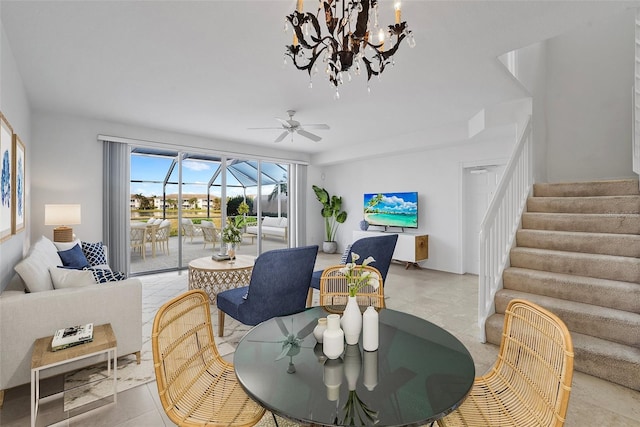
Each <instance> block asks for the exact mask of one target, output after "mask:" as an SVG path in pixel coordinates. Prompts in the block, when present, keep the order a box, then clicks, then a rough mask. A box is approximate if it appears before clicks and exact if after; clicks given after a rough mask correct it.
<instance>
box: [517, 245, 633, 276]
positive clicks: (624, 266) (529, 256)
mask: <svg viewBox="0 0 640 427" xmlns="http://www.w3.org/2000/svg"><path fill="white" fill-rule="evenodd" d="M509 257H510V262H511V266H512V267H521V268H530V269H532V270H542V271H550V272H553V273H564V274H574V275H577V276H586V277H595V278H598V279H608V280H620V281H623V282H635V283H640V258H631V257H624V256H612V255H594V254H584V253H580V252H563V251H552V250H546V249H535V248H519V247H516V248H513V249H511V252H510V253H509Z"/></svg>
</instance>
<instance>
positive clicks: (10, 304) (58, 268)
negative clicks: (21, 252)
mask: <svg viewBox="0 0 640 427" xmlns="http://www.w3.org/2000/svg"><path fill="white" fill-rule="evenodd" d="M74 243H75V242H73V243H72V244H74ZM66 245H70V244H68V243H67V244H66ZM77 245H78V243H75V245H74V250H73V251H72V250H71V249H68V250H66V249H65V248H60V247H56V245H55V244H54V243H53V242H51V241H50V240H49V239H47V238H46V237H42V238H41V239H40V240H39V241H38V242H36V243H35V244H34V245H33V246H32V247H31V250H30V251H29V253H28V255H27V256H26V257H25V258H24V259H23V260H22V261H20V262H19V263H18V264H17V265H16V266H15V270H16V273H17V274H16V275H14V276H13V278H12V279H11V281H10V283H9V284H8V285H7V288H6V289H5V290H4V291H3V292H2V293H1V294H0V348H1V349H2V350H1V351H0V407H1V405H2V401H3V399H4V391H5V390H6V389H9V388H12V387H16V386H19V385H21V384H25V383H29V382H30V380H31V377H30V375H31V353H32V351H33V344H34V342H35V340H36V339H37V338H41V337H45V336H49V335H53V334H54V333H55V331H56V330H58V329H62V328H65V327H68V326H74V325H80V324H86V323H94V324H95V325H100V324H104V323H111V326H112V328H113V331H114V333H115V335H116V340H117V345H118V350H117V352H118V356H123V355H128V354H132V353H133V354H135V355H136V357H137V361H138V363H140V351H141V349H142V283H141V282H140V280H139V279H135V278H133V279H125V280H114V279H121V275H119V274H117V272H112V271H111V270H110V268H109V266H108V262H107V255H106V248H104V247H103V246H102V244H101V243H99V244H87V246H88V247H93V248H94V249H95V248H98V247H100V248H102V249H103V251H102V252H103V253H102V254H101V258H100V259H99V260H98V261H94V263H93V264H90V266H89V267H87V269H85V270H76V269H70V268H62V267H65V265H64V264H65V261H63V260H62V258H61V256H62V255H61V254H63V253H67V252H68V251H71V252H74V253H77V247H76V246H77ZM82 245H83V246H84V242H83V243H82ZM60 249H63V250H60ZM98 250H99V249H98ZM89 258H90V257H89ZM85 261H86V260H85ZM99 263H102V264H99ZM98 278H101V279H100V280H102V281H103V282H104V283H96V282H97V280H98ZM103 360H106V358H105V356H104V355H102V356H96V357H94V358H89V359H86V360H82V361H77V362H73V363H70V364H66V365H63V366H61V367H58V368H51V369H48V370H45V371H43V372H42V374H41V378H46V377H50V376H53V375H57V374H60V373H62V372H68V371H72V370H75V369H79V368H82V367H85V366H89V365H93V364H95V363H98V362H101V361H103Z"/></svg>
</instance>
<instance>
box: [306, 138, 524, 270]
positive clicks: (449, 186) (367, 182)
mask: <svg viewBox="0 0 640 427" xmlns="http://www.w3.org/2000/svg"><path fill="white" fill-rule="evenodd" d="M514 143H515V131H514V130H513V131H512V132H511V133H510V134H507V133H505V134H503V135H502V136H499V137H497V136H496V135H495V134H494V135H493V136H491V137H490V138H489V139H487V138H486V137H485V138H483V139H474V140H471V141H460V142H459V143H457V144H456V143H452V144H451V147H449V148H432V149H424V150H423V151H419V150H416V151H414V152H412V153H408V154H404V153H403V154H398V155H387V156H384V157H379V158H376V159H368V160H359V161H353V160H352V161H350V162H348V163H343V164H339V165H333V166H326V167H323V168H319V167H310V168H309V169H310V172H309V174H308V178H309V183H308V186H309V187H311V185H313V184H315V185H318V186H320V187H323V188H325V189H326V190H327V191H328V192H329V193H330V194H331V195H334V194H335V195H337V196H342V198H343V208H344V209H345V210H346V211H347V213H348V217H347V221H346V222H345V223H344V224H342V225H341V226H340V228H339V229H338V232H337V237H336V240H337V241H338V251H340V252H341V251H342V250H344V248H345V246H346V245H347V244H349V243H351V241H352V232H353V231H354V230H359V222H360V221H361V220H362V218H363V215H362V211H363V195H364V193H375V192H390V191H417V192H418V193H419V194H418V198H419V200H418V203H419V218H418V226H419V228H418V230H417V231H413V230H412V231H409V230H407V232H411V233H416V234H418V233H419V234H428V235H429V259H428V260H427V261H425V262H423V263H421V265H422V266H423V267H427V268H430V269H434V270H442V271H449V272H454V273H463V271H462V270H463V266H462V263H461V260H462V257H463V256H464V255H463V254H464V250H463V247H462V236H461V233H462V219H463V218H462V209H461V203H462V178H463V176H462V165H464V164H466V163H469V162H473V163H474V164H482V161H483V159H485V160H487V161H488V162H489V163H491V162H493V160H494V159H496V158H505V157H507V158H508V157H509V156H510V154H511V150H512V148H513V145H514ZM322 176H324V180H323V179H322ZM307 203H308V214H307V224H308V228H307V237H308V241H309V243H310V244H318V245H320V246H322V240H323V236H324V232H323V231H324V221H323V219H322V217H321V216H320V206H321V205H320V203H319V202H318V201H317V200H316V199H315V195H314V194H313V193H312V192H309V194H308V201H307Z"/></svg>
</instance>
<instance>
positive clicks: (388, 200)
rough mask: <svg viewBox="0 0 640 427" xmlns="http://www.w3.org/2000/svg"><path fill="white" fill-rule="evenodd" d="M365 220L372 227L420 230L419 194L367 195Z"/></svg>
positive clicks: (365, 197) (365, 199) (365, 198)
mask: <svg viewBox="0 0 640 427" xmlns="http://www.w3.org/2000/svg"><path fill="white" fill-rule="evenodd" d="M364 219H365V220H366V221H367V222H368V223H369V224H370V225H379V226H383V227H401V228H418V192H416V191H413V192H405V193H368V194H365V195H364Z"/></svg>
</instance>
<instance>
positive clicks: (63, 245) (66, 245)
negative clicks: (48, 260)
mask: <svg viewBox="0 0 640 427" xmlns="http://www.w3.org/2000/svg"><path fill="white" fill-rule="evenodd" d="M53 244H54V245H55V247H56V248H57V249H58V250H59V251H68V250H69V249H71V248H73V247H74V246H75V245H80V246H82V242H81V241H80V239H74V240H73V241H72V242H53Z"/></svg>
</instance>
